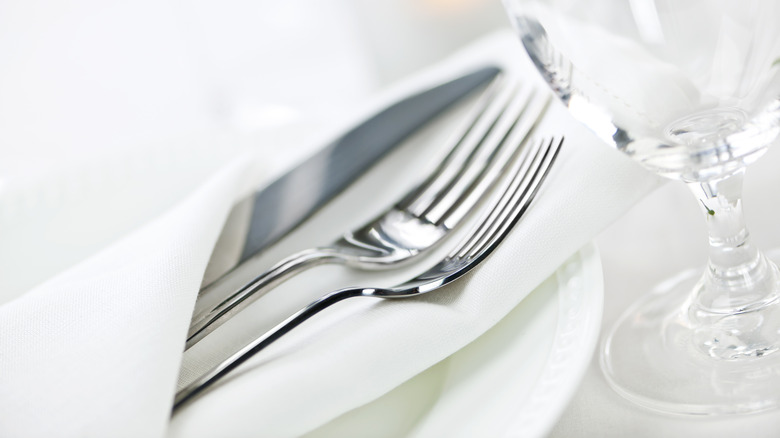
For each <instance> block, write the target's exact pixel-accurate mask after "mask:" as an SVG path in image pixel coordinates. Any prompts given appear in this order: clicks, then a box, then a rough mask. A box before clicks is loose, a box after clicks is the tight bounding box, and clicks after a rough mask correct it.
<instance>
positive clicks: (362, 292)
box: [173, 139, 563, 410]
mask: <svg viewBox="0 0 780 438" xmlns="http://www.w3.org/2000/svg"><path fill="white" fill-rule="evenodd" d="M562 144H563V139H552V140H550V141H542V142H539V143H537V144H534V145H531V146H532V147H526V148H522V149H519V150H517V151H516V152H517V153H516V154H515V155H514V156H513V157H512V158H513V159H512V160H511V161H510V163H509V164H511V169H510V170H509V175H508V178H505V180H506V181H505V182H504V184H502V187H501V188H500V189H499V190H498V196H497V199H496V200H495V201H494V202H492V203H491V204H490V205H488V206H487V207H486V208H485V209H484V211H483V217H481V218H480V220H479V221H478V223H477V224H476V226H475V228H474V229H473V230H472V231H471V232H470V233H469V234H468V235H466V236H465V238H464V239H463V240H462V241H461V242H460V243H458V244H457V245H456V246H455V248H454V249H453V250H451V251H450V252H449V253H448V255H447V256H446V257H444V258H443V259H442V260H441V261H440V262H439V263H437V264H436V265H434V266H433V267H432V268H430V269H428V270H427V271H425V272H424V273H422V274H420V275H418V276H416V277H414V278H412V279H410V280H408V281H405V282H403V283H401V284H399V285H397V286H395V287H390V288H382V287H363V288H348V289H341V290H338V291H335V292H331V293H329V294H327V295H324V296H323V297H321V298H320V299H318V300H316V301H314V302H312V303H311V304H309V305H308V306H306V307H304V308H303V309H301V310H299V311H298V312H296V313H295V314H293V315H292V316H290V317H289V318H287V319H286V320H284V321H283V322H281V323H280V324H278V325H277V326H276V327H274V328H272V329H271V330H269V331H267V332H266V333H264V334H263V335H262V336H260V337H258V338H257V339H255V340H254V341H252V342H251V343H250V344H249V345H247V346H246V347H244V348H243V349H241V350H240V351H238V352H237V353H235V354H234V355H232V356H231V357H229V358H228V359H226V360H225V361H223V362H222V363H220V364H219V365H217V366H216V367H214V368H213V369H211V370H210V371H209V372H208V373H206V374H204V375H203V376H201V377H200V378H199V379H197V380H195V381H194V382H192V383H191V384H189V385H188V386H186V387H185V388H183V389H182V390H181V391H179V392H178V393H177V394H176V398H175V401H174V407H173V409H174V410H176V409H177V408H179V407H180V406H182V405H183V404H184V403H185V402H186V401H187V400H190V399H191V398H193V397H194V396H195V395H197V394H199V393H200V392H202V391H203V390H204V389H206V388H207V387H209V386H210V385H212V384H213V383H215V382H217V381H218V380H219V379H221V378H222V377H224V376H225V375H227V374H228V373H229V372H230V371H232V370H234V369H235V368H236V367H238V366H239V365H241V364H242V363H244V362H245V361H246V360H248V359H249V358H250V357H252V356H253V355H255V354H256V353H258V352H259V351H261V350H263V349H264V348H265V347H267V346H268V345H270V344H272V343H273V342H275V341H276V340H278V339H279V338H281V337H282V336H284V335H285V334H286V333H288V332H290V331H291V330H292V329H294V328H295V327H297V326H298V325H300V324H301V323H303V322H304V321H306V320H308V319H309V318H311V317H312V316H314V315H316V314H317V313H319V312H321V311H323V310H324V309H326V308H328V307H330V306H332V305H334V304H336V303H338V302H340V301H343V300H345V299H348V298H353V297H373V298H389V299H397V298H408V297H414V296H418V295H420V294H424V293H427V292H431V291H434V290H436V289H439V288H441V287H442V286H445V285H447V284H449V283H451V282H453V281H455V280H457V279H458V278H461V277H462V276H463V275H465V274H466V273H467V272H469V271H470V270H471V269H473V268H474V267H475V266H477V265H478V264H479V263H480V262H482V261H483V260H485V258H486V257H487V256H488V255H490V253H491V252H492V251H493V250H494V249H495V248H496V247H497V246H498V245H499V244H500V243H501V241H502V240H503V239H504V237H506V235H507V234H508V233H509V231H510V230H511V229H512V228H513V227H514V225H515V224H517V222H518V220H519V219H520V217H521V216H522V215H523V214H524V213H525V212H526V211H527V209H528V207H529V205H530V203H531V201H532V200H533V198H534V197H535V196H536V193H537V192H538V190H539V187H540V186H541V184H542V182H543V181H544V179H545V178H546V176H547V174H548V173H549V171H550V169H551V167H552V165H553V163H554V161H555V158H556V157H557V155H558V151H559V150H560V147H561V145H562Z"/></svg>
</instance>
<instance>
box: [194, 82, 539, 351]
mask: <svg viewBox="0 0 780 438" xmlns="http://www.w3.org/2000/svg"><path fill="white" fill-rule="evenodd" d="M548 104H549V98H548V97H547V96H546V95H544V96H536V95H535V93H534V91H533V90H532V89H530V88H523V87H521V86H520V85H519V84H518V83H517V82H516V81H513V80H510V79H507V78H503V77H498V78H496V79H495V80H494V82H493V83H492V85H491V87H489V89H488V90H487V91H486V92H485V93H484V94H483V96H482V99H481V100H480V102H478V104H477V105H476V108H475V111H474V113H473V115H472V117H471V120H470V121H469V122H468V123H467V124H466V125H465V126H464V129H462V132H460V133H458V134H459V135H456V136H454V137H453V138H454V139H455V144H454V146H452V149H451V151H450V153H449V155H448V156H447V157H446V158H445V159H444V160H443V161H442V163H441V164H440V165H439V166H438V168H437V169H436V170H435V171H434V172H433V173H432V174H431V175H430V176H429V177H428V179H427V180H425V181H424V182H423V183H422V184H420V185H419V186H417V187H416V188H415V189H414V190H412V191H411V192H410V193H409V194H407V195H406V196H405V197H404V198H403V199H402V200H401V201H400V202H398V203H397V204H395V205H394V206H393V207H392V208H390V209H388V210H387V211H385V212H383V213H382V214H380V215H379V216H378V217H377V218H375V219H374V220H372V221H370V222H369V223H367V224H365V225H364V226H362V227H359V228H357V229H355V230H352V231H349V232H347V233H346V234H344V235H343V236H342V237H341V238H340V239H338V240H336V241H335V242H333V243H332V244H330V245H329V246H326V247H319V248H311V249H306V250H303V251H301V252H298V253H296V254H293V255H291V256H289V257H287V258H285V259H283V260H282V261H280V262H278V263H277V264H275V265H274V266H273V267H271V268H270V269H269V270H267V271H266V272H264V273H263V274H261V275H260V276H258V277H256V278H255V279H254V280H252V281H251V282H250V283H248V284H247V285H246V286H244V287H243V288H241V289H239V290H237V291H236V292H235V293H233V294H231V295H229V296H227V297H226V298H224V299H223V300H222V301H220V302H218V303H216V304H215V305H213V306H210V307H207V308H205V309H204V310H202V311H200V312H199V313H198V314H197V315H196V316H195V317H194V318H193V320H192V323H191V324H190V330H189V333H188V337H187V343H186V346H185V348H186V349H188V348H190V347H192V346H193V345H195V344H196V343H197V342H198V341H200V340H201V339H202V338H204V337H205V336H207V335H208V334H209V333H211V332H212V331H213V330H215V329H216V328H218V327H219V326H221V325H222V324H223V323H224V322H226V321H227V320H229V319H230V318H231V317H232V316H233V315H235V314H237V313H238V312H240V311H241V310H243V309H244V308H246V307H247V306H248V305H249V304H251V303H252V302H254V301H256V300H257V299H258V298H260V297H261V296H263V295H264V294H265V293H266V292H268V291H269V290H271V289H272V288H273V287H275V286H277V285H279V284H280V283H282V282H283V281H285V280H287V279H289V278H291V277H293V276H295V275H296V274H298V273H300V272H303V271H305V270H306V269H309V268H312V267H314V266H318V265H322V264H327V263H330V264H345V265H348V266H350V267H352V268H357V269H386V268H391V267H394V266H397V265H399V264H400V263H403V262H408V261H410V260H411V259H413V258H414V257H416V256H418V255H420V254H421V253H423V252H425V251H426V250H428V249H430V248H432V247H434V246H435V245H436V244H437V243H439V242H440V241H442V240H443V239H444V238H445V236H447V235H448V234H449V233H450V232H451V231H452V230H453V229H454V228H455V227H456V226H457V225H458V224H459V223H461V222H462V221H463V219H464V218H465V217H466V215H467V213H468V212H470V211H471V210H472V209H473V208H474V206H475V205H476V203H477V202H478V201H479V200H480V199H481V197H482V196H483V195H484V194H485V193H486V192H487V191H488V190H490V189H491V188H492V186H493V184H494V183H495V181H496V180H497V179H498V177H499V175H500V174H501V171H502V169H503V167H504V166H505V165H506V163H507V159H508V157H509V156H510V155H511V153H512V146H511V144H512V143H514V144H518V143H520V142H522V141H524V139H525V138H526V137H528V136H529V135H530V134H531V132H532V131H533V128H534V127H535V126H536V124H537V123H538V121H539V119H540V118H541V117H542V115H543V114H544V112H545V110H546V108H547V105H548ZM510 132H511V133H512V134H513V137H512V138H509V139H508V136H509V133H510Z"/></svg>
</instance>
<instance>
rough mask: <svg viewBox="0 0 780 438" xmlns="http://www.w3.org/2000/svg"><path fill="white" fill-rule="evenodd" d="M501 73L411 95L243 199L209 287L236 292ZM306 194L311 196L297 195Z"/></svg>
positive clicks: (210, 271) (226, 230) (215, 258)
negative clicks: (389, 159)
mask: <svg viewBox="0 0 780 438" xmlns="http://www.w3.org/2000/svg"><path fill="white" fill-rule="evenodd" d="M498 73H499V69H498V68H497V67H492V66H490V67H485V68H482V69H479V70H477V71H474V72H472V73H469V74H466V75H464V76H462V77H459V78H457V79H454V80H452V81H450V82H447V83H445V84H441V85H438V86H436V87H433V88H431V89H428V90H425V91H421V92H419V93H416V94H414V95H411V96H409V97H406V98H404V99H403V100H400V101H398V102H396V103H394V104H392V105H390V106H389V107H387V108H385V109H384V110H382V111H380V112H379V113H377V114H375V115H374V116H372V117H370V118H368V119H366V120H365V121H363V122H362V123H360V124H359V125H358V126H356V127H355V128H353V129H352V130H350V131H349V132H347V133H345V134H344V135H342V136H341V137H339V138H337V139H336V140H334V141H333V142H332V143H330V144H329V145H327V146H326V147H324V148H322V149H321V150H320V151H319V152H318V153H316V154H315V155H312V156H311V157H310V158H308V159H307V160H305V161H304V162H302V163H301V164H299V165H297V166H296V167H295V168H293V169H292V170H290V171H289V172H287V173H286V174H284V175H282V176H281V177H279V178H278V179H276V180H275V181H274V182H272V183H271V184H269V185H268V186H266V187H265V188H263V189H261V190H258V191H257V192H255V193H254V194H253V195H251V196H249V197H248V198H246V199H244V200H243V201H241V202H239V203H238V204H236V206H235V207H234V208H233V209H232V210H231V212H230V214H229V216H228V219H227V221H226V223H225V226H224V227H223V231H222V234H221V235H220V237H219V239H218V241H217V243H216V245H215V247H214V250H213V252H212V255H211V258H210V260H209V263H208V266H207V268H206V273H205V275H204V279H203V283H202V286H201V294H204V293H211V292H210V291H213V292H214V293H216V294H230V293H232V292H234V291H235V289H234V290H227V291H225V290H223V289H231V288H233V287H234V285H235V284H241V285H243V284H245V283H246V282H247V281H249V280H251V279H252V278H253V277H254V276H255V275H256V271H252V270H251V269H250V270H249V271H250V274H249V275H248V278H243V277H244V275H247V274H246V272H243V271H242V272H238V271H237V270H236V269H235V268H236V267H237V266H239V265H241V264H243V263H244V262H246V261H247V260H249V259H250V258H252V257H253V256H254V255H256V254H258V253H259V252H260V251H262V250H263V249H265V248H267V247H268V246H269V245H271V244H273V243H275V242H276V241H277V240H279V239H280V238H282V237H283V236H285V235H286V234H287V233H289V232H290V231H291V230H293V229H294V228H295V227H296V226H298V225H299V224H300V223H301V222H303V221H304V220H305V219H307V218H308V217H310V216H311V215H312V214H314V213H315V212H316V211H317V210H318V209H319V208H320V207H322V206H323V205H324V204H326V203H327V202H328V201H329V200H330V199H332V198H333V197H334V196H335V195H337V194H338V193H340V192H341V191H343V190H344V189H345V188H346V187H347V186H348V185H349V184H350V183H351V182H352V181H354V180H355V179H356V178H357V177H358V176H360V175H361V174H362V173H363V172H365V171H366V170H367V169H369V168H370V167H371V165H372V164H374V163H376V162H377V161H378V160H379V159H380V158H382V156H384V155H385V154H386V153H387V152H389V151H390V150H391V149H393V148H394V147H395V146H396V145H398V144H400V143H401V142H402V141H403V140H404V139H405V138H406V137H408V136H409V135H410V134H412V133H413V132H415V131H416V130H417V129H418V128H420V127H422V126H424V125H425V124H426V123H428V122H429V121H430V120H431V119H433V118H434V117H436V116H437V115H439V114H441V113H442V112H443V111H444V110H446V109H448V108H450V107H451V106H452V105H453V104H455V103H456V102H457V101H459V100H460V99H462V98H463V97H465V96H467V95H469V94H470V93H471V92H473V91H474V90H476V89H478V88H480V87H481V86H483V85H485V84H487V83H488V82H490V80H492V79H493V78H494V77H495V76H496V75H497V74H498ZM300 193H306V194H307V196H306V197H305V198H303V197H301V196H296V195H298V194H300ZM236 277H238V278H236ZM218 280H219V281H218ZM209 286H211V287H209Z"/></svg>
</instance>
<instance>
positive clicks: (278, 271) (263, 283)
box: [184, 248, 344, 351]
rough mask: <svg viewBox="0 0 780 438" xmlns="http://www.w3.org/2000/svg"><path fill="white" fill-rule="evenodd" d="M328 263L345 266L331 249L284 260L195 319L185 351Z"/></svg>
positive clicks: (309, 252) (301, 254)
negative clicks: (279, 288) (300, 276)
mask: <svg viewBox="0 0 780 438" xmlns="http://www.w3.org/2000/svg"><path fill="white" fill-rule="evenodd" d="M326 263H344V260H343V259H342V258H340V257H338V256H337V254H335V253H334V252H333V251H329V250H328V249H327V248H313V249H307V250H303V251H300V252H298V253H295V254H293V255H291V256H289V257H286V258H284V259H283V260H281V261H280V262H278V263H277V264H275V265H274V266H272V267H271V268H270V269H269V270H267V271H265V272H263V273H262V274H260V275H259V276H258V277H256V278H255V279H254V280H252V281H250V282H249V283H247V284H246V285H244V286H242V287H241V288H239V289H238V290H237V291H235V292H234V293H232V294H230V295H229V296H228V297H226V298H225V299H223V300H222V301H220V302H219V303H217V304H216V305H214V306H211V307H208V308H206V309H204V310H203V311H201V312H200V313H198V314H197V315H195V316H194V317H193V319H192V322H191V323H190V329H189V332H188V333H187V343H186V344H185V347H184V349H185V351H186V350H188V349H189V348H190V347H192V346H193V345H195V344H196V343H198V341H200V340H201V339H203V338H204V337H206V335H208V334H209V333H211V332H213V331H214V330H216V329H217V328H218V327H219V326H221V325H222V324H224V323H225V322H226V321H227V320H229V319H230V318H231V317H233V316H234V315H235V314H237V313H238V312H240V311H241V310H243V309H245V308H246V307H247V306H249V305H250V304H252V303H253V302H255V301H256V300H257V299H259V298H260V297H262V296H263V295H265V294H266V293H267V292H268V291H270V290H271V289H272V288H274V287H276V286H278V285H279V284H281V283H283V282H284V281H286V280H287V279H289V278H291V277H293V276H295V275H297V274H299V273H301V272H303V271H305V270H307V269H309V268H313V267H315V266H318V265H322V264H326Z"/></svg>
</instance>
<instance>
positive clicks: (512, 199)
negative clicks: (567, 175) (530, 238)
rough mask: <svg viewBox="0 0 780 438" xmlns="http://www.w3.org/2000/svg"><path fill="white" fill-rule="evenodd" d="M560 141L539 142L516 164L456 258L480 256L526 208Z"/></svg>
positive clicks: (550, 163)
mask: <svg viewBox="0 0 780 438" xmlns="http://www.w3.org/2000/svg"><path fill="white" fill-rule="evenodd" d="M563 140H564V139H563V138H560V139H556V138H552V139H550V141H549V142H544V141H540V142H539V143H538V144H537V145H536V146H535V147H533V148H532V149H529V152H527V153H526V154H523V155H524V156H521V157H520V158H518V159H517V161H515V164H514V166H513V167H514V168H513V169H512V173H511V174H512V175H513V177H512V179H511V180H510V181H509V182H508V183H507V188H506V190H505V191H504V192H503V195H502V197H501V200H500V201H499V202H497V203H496V206H495V207H494V208H493V209H492V210H491V211H490V213H489V214H488V216H487V218H486V219H485V220H484V221H482V222H481V223H480V225H479V227H478V228H477V230H476V231H475V232H474V233H473V234H472V235H471V237H470V238H469V239H467V240H466V241H465V242H464V243H463V245H460V246H459V247H458V248H456V249H455V250H453V252H452V255H453V256H455V257H469V256H471V257H473V256H476V255H478V254H479V253H481V252H482V251H483V250H484V249H485V248H486V247H487V246H489V245H491V244H493V243H494V241H495V240H496V239H501V238H503V236H504V234H505V233H504V231H505V230H506V228H507V227H510V226H512V225H513V222H514V221H515V220H516V219H517V218H519V217H520V216H521V215H522V213H523V212H524V211H525V210H526V209H527V208H528V206H529V205H530V203H531V201H532V200H533V198H534V197H535V196H536V193H537V192H538V190H539V187H540V186H541V183H542V181H543V180H544V179H545V178H546V176H547V174H548V172H549V170H550V168H551V167H552V163H553V162H554V161H555V159H556V158H557V155H558V152H559V151H560V147H561V145H562V144H563Z"/></svg>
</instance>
